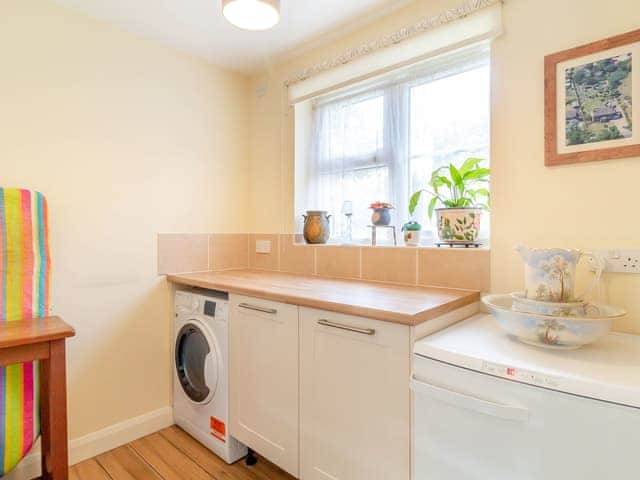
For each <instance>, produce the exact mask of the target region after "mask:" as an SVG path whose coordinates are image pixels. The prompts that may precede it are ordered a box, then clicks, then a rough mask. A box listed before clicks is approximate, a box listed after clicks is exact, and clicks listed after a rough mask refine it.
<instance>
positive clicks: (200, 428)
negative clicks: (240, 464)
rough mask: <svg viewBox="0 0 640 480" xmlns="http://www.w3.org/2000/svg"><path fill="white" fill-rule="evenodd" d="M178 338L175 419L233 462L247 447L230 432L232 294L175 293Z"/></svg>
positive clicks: (174, 383) (228, 460)
mask: <svg viewBox="0 0 640 480" xmlns="http://www.w3.org/2000/svg"><path fill="white" fill-rule="evenodd" d="M174 336H175V337H174V338H175V343H174V355H173V357H174V361H173V417H174V421H175V423H176V424H177V425H179V426H180V427H182V428H183V429H184V430H185V431H186V432H188V433H189V434H190V435H191V436H193V437H194V438H195V439H196V440H198V441H200V442H201V443H202V444H203V445H205V446H206V447H207V448H209V449H210V450H211V451H213V452H214V453H215V454H216V455H218V456H219V457H221V458H222V459H224V460H225V461H226V462H227V463H233V462H235V461H236V460H238V459H240V458H242V457H244V456H245V455H246V454H247V447H245V446H244V445H243V444H242V443H240V442H239V441H238V440H236V439H235V438H233V437H231V436H230V435H229V431H228V419H229V303H228V296H227V295H226V294H224V293H218V292H204V293H202V292H191V291H177V292H176V295H175V330H174Z"/></svg>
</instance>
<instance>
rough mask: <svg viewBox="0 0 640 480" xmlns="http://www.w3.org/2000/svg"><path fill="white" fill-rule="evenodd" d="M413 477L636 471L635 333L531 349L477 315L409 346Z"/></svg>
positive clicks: (611, 475) (639, 426) (639, 449)
mask: <svg viewBox="0 0 640 480" xmlns="http://www.w3.org/2000/svg"><path fill="white" fill-rule="evenodd" d="M411 389H412V390H413V422H414V424H413V449H414V450H413V480H472V479H473V480H604V479H612V480H614V479H615V480H626V479H636V478H640V337H639V336H635V335H625V334H619V333H611V334H609V335H607V336H606V337H604V338H603V339H602V340H600V341H598V342H597V343H595V344H593V345H588V346H585V347H583V348H581V349H579V350H574V351H562V352H560V351H553V350H545V349H541V348H536V347H531V346H528V345H524V344H522V343H520V342H518V341H517V340H515V339H512V338H510V337H509V336H508V335H507V334H506V333H504V331H503V330H501V329H500V327H499V326H498V325H497V323H496V322H495V320H494V319H493V318H492V317H491V316H490V315H485V314H479V315H475V316H473V317H471V318H470V319H468V320H465V321H463V322H461V323H459V324H456V325H453V326H451V327H449V328H447V329H445V330H442V331H440V332H438V333H435V334H433V335H431V336H428V337H426V338H424V339H422V340H420V341H418V342H416V344H415V347H414V358H413V376H412V378H411Z"/></svg>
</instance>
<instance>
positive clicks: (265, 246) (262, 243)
mask: <svg viewBox="0 0 640 480" xmlns="http://www.w3.org/2000/svg"><path fill="white" fill-rule="evenodd" d="M256 253H271V240H256Z"/></svg>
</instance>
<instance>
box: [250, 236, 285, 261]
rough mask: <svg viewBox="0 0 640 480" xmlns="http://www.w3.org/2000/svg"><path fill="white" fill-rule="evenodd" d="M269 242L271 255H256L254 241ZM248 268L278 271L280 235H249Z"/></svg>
mask: <svg viewBox="0 0 640 480" xmlns="http://www.w3.org/2000/svg"><path fill="white" fill-rule="evenodd" d="M258 240H270V241H271V253H256V241H258ZM249 268H255V269H258V270H279V269H280V235H278V234H257V233H252V234H250V235H249Z"/></svg>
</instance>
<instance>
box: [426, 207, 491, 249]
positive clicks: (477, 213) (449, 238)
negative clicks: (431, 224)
mask: <svg viewBox="0 0 640 480" xmlns="http://www.w3.org/2000/svg"><path fill="white" fill-rule="evenodd" d="M435 212H436V222H437V226H438V237H440V241H441V242H443V243H452V244H455V243H474V242H477V241H478V233H479V232H480V220H481V218H482V209H481V208H473V207H464V208H436V209H435Z"/></svg>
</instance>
